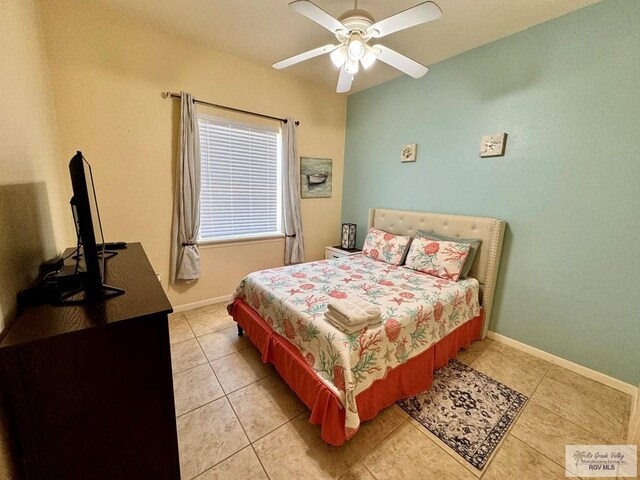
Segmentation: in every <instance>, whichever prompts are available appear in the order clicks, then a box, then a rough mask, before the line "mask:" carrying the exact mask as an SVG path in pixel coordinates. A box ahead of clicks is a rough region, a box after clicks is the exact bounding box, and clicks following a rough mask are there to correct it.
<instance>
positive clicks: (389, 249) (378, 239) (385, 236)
mask: <svg viewBox="0 0 640 480" xmlns="http://www.w3.org/2000/svg"><path fill="white" fill-rule="evenodd" d="M410 242H411V237H409V236H406V237H405V236H403V235H394V234H393V233H388V232H385V231H382V230H378V229H377V228H373V227H371V228H370V229H369V231H368V232H367V236H366V238H365V239H364V246H363V247H362V254H363V255H365V256H367V257H371V258H373V259H374V260H381V261H383V262H386V263H390V264H391V265H400V264H401V263H402V261H403V260H404V256H405V253H406V251H407V247H408V246H409V243H410Z"/></svg>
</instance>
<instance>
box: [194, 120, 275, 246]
mask: <svg viewBox="0 0 640 480" xmlns="http://www.w3.org/2000/svg"><path fill="white" fill-rule="evenodd" d="M198 126H199V129H200V155H201V169H202V179H201V180H202V181H201V184H202V186H201V193H200V239H201V240H215V239H221V238H222V239H224V238H238V237H250V236H263V235H270V234H277V233H280V216H281V215H280V210H281V207H280V190H281V189H280V171H279V170H280V165H279V161H278V158H279V137H280V135H279V132H278V130H276V129H269V128H268V127H261V126H250V125H244V124H239V123H233V122H230V121H227V120H223V119H219V118H214V117H205V116H201V117H200V118H199V120H198Z"/></svg>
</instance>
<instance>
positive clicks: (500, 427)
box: [398, 360, 528, 469]
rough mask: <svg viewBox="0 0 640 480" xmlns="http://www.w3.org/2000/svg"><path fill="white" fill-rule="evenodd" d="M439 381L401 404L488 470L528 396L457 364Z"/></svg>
mask: <svg viewBox="0 0 640 480" xmlns="http://www.w3.org/2000/svg"><path fill="white" fill-rule="evenodd" d="M433 377H434V378H433V385H432V386H431V388H430V389H429V390H427V391H426V392H423V393H421V394H419V395H416V396H415V397H411V398H407V399H405V400H401V401H399V402H398V405H399V406H400V407H402V408H403V409H404V410H405V411H406V412H407V413H409V415H411V416H412V417H413V418H415V419H416V420H417V421H418V422H420V423H421V424H422V425H424V426H425V427H426V428H427V429H428V430H429V431H430V432H431V433H433V434H434V435H435V436H436V437H438V438H439V439H440V440H442V441H443V442H444V443H445V444H446V445H448V446H449V447H451V448H452V449H453V450H454V451H455V452H457V453H458V454H459V455H460V456H461V457H462V458H464V459H465V460H466V461H467V462H469V463H470V464H471V465H473V466H474V467H476V468H478V469H482V468H483V467H484V466H485V464H486V462H487V460H488V459H489V458H490V457H491V454H492V453H493V451H494V450H495V448H496V447H497V446H498V443H500V440H502V437H504V435H505V434H506V433H507V430H508V429H509V426H510V425H511V424H512V423H513V421H514V420H515V418H516V417H517V416H518V413H519V412H520V410H522V408H523V407H524V404H525V402H526V401H527V400H528V398H527V397H526V396H524V395H523V394H521V393H519V392H516V391H515V390H513V389H512V388H509V387H507V386H506V385H504V384H502V383H500V382H497V381H496V380H494V379H493V378H490V377H487V376H486V375H484V374H483V373H480V372H478V371H477V370H474V369H473V368H471V367H468V366H466V365H465V364H463V363H460V362H459V361H457V360H451V361H450V362H449V365H447V366H446V367H445V368H441V369H439V370H436V371H435V372H434V374H433Z"/></svg>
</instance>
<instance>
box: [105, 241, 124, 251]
mask: <svg viewBox="0 0 640 480" xmlns="http://www.w3.org/2000/svg"><path fill="white" fill-rule="evenodd" d="M102 248H104V249H105V250H122V249H124V248H127V242H107V243H102V244H99V245H98V251H100V250H101V249H102Z"/></svg>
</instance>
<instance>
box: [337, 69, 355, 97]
mask: <svg viewBox="0 0 640 480" xmlns="http://www.w3.org/2000/svg"><path fill="white" fill-rule="evenodd" d="M351 83H353V75H352V74H350V73H347V71H346V70H345V68H344V67H342V68H341V69H340V76H339V77H338V87H337V88H336V92H338V93H345V92H348V91H349V90H351Z"/></svg>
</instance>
